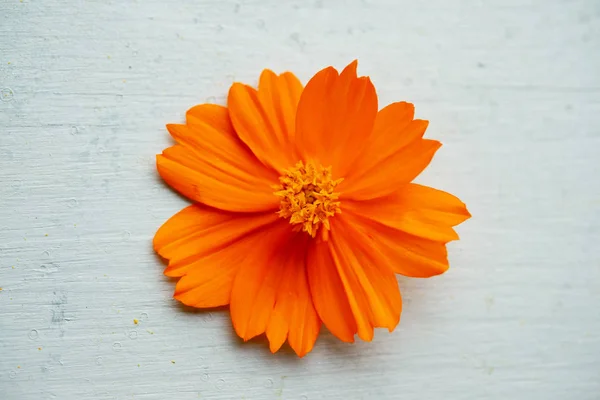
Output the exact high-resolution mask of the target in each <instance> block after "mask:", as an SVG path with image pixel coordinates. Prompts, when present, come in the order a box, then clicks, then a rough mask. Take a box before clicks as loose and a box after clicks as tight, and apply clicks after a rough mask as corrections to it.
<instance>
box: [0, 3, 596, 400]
mask: <svg viewBox="0 0 600 400" xmlns="http://www.w3.org/2000/svg"><path fill="white" fill-rule="evenodd" d="M354 58H358V59H359V72H360V73H361V74H364V75H370V76H371V78H372V80H373V81H374V83H375V85H376V87H377V89H378V93H379V96H380V104H381V105H385V104H387V103H389V102H392V101H398V100H408V101H411V102H414V103H415V104H416V108H417V117H419V118H425V119H429V120H430V121H431V124H430V128H429V130H428V136H429V137H431V138H435V139H439V140H441V141H442V142H443V143H444V147H442V149H441V150H440V152H439V153H438V155H437V157H436V158H435V160H434V162H433V163H432V165H431V166H430V168H429V169H428V170H427V172H426V173H425V174H424V175H423V176H421V177H420V178H419V181H420V182H423V183H426V184H429V185H432V186H435V187H439V188H442V189H445V190H448V191H450V192H452V193H454V194H456V195H458V196H459V197H461V198H462V199H463V200H464V201H465V202H466V203H467V205H468V206H469V209H470V211H471V212H472V214H473V219H471V220H469V221H468V222H466V223H465V224H464V225H462V226H460V227H459V229H458V230H459V233H460V235H461V237H462V240H461V241H460V242H456V243H453V244H451V246H450V260H451V269H450V271H449V272H448V273H447V274H445V275H443V276H441V277H437V278H434V279H430V280H409V279H404V278H399V283H400V287H401V289H402V293H403V298H404V314H403V317H402V322H401V324H400V326H399V328H398V329H397V330H396V331H395V332H394V333H393V334H388V333H387V332H386V331H380V332H378V333H377V334H376V338H375V340H374V341H373V342H372V343H357V344H355V345H347V344H343V343H340V342H338V341H336V340H335V339H334V338H333V337H332V336H331V335H330V334H328V333H324V334H322V335H321V336H320V338H319V340H318V342H317V345H316V347H315V349H314V351H313V352H312V353H311V354H309V355H308V356H307V357H305V358H304V359H298V358H297V357H296V356H295V355H293V353H292V352H291V351H290V350H289V349H284V350H282V351H281V352H280V353H278V354H276V355H271V354H270V353H269V351H268V348H267V345H266V343H265V342H264V341H262V340H257V341H252V342H251V343H248V344H242V343H241V342H240V341H239V340H238V339H237V338H236V337H235V336H234V334H233V331H232V328H231V324H230V321H229V316H228V314H227V313H226V312H215V313H202V312H195V311H193V310H189V309H184V308H182V307H181V306H179V305H178V304H177V303H176V302H175V301H174V300H172V299H171V295H172V292H173V288H174V283H173V282H172V281H170V280H169V279H167V278H165V277H163V276H162V269H163V264H162V262H161V261H160V260H159V258H157V257H156V256H155V255H154V253H153V251H152V249H151V239H152V237H153V234H154V232H155V231H156V229H157V228H158V227H159V226H160V224H161V223H162V222H164V221H165V220H166V219H167V218H168V217H170V216H171V215H172V214H174V213H175V212H176V211H178V210H179V209H180V208H182V207H183V206H185V205H186V202H185V201H184V200H183V199H181V198H180V197H178V196H177V195H176V194H175V193H174V192H172V191H171V190H169V189H168V188H167V187H166V186H165V185H164V184H163V183H162V182H161V181H160V179H159V177H158V176H157V174H156V172H155V168H154V155H155V154H156V153H158V152H160V151H161V150H162V149H163V148H165V147H167V146H169V144H170V143H171V140H170V138H169V136H168V134H167V132H166V130H165V129H164V125H165V124H166V123H169V122H181V121H183V116H184V113H185V111H186V109H187V108H189V107H191V106H193V105H195V104H197V103H202V102H217V103H223V102H224V99H225V95H226V92H227V89H228V87H229V85H230V84H231V82H232V81H233V80H239V81H243V82H249V83H255V82H256V80H257V77H258V75H259V73H260V71H261V69H262V68H265V67H270V68H272V69H274V70H276V71H284V70H288V69H289V70H293V71H295V72H296V73H297V74H298V75H299V77H300V78H301V79H302V80H303V81H304V82H306V80H307V79H308V78H309V77H310V76H311V75H312V74H313V73H314V72H316V71H317V70H319V69H321V68H322V67H325V66H327V65H334V66H336V67H339V68H341V67H343V66H345V65H346V64H347V63H348V62H350V61H351V60H352V59H354ZM0 100H1V101H0V129H1V131H0V182H1V185H0V287H2V291H0V400H30V399H31V400H47V399H56V400H62V399H67V400H70V399H74V400H75V399H77V400H80V399H99V400H105V399H106V400H109V399H110V400H112V399H119V400H122V399H143V400H154V399H156V400H165V399H174V400H175V399H176V400H188V399H198V398H202V399H290V400H314V399H375V400H377V399H415V400H421V399H426V400H435V399H469V400H470V399H502V400H504V399H544V400H547V399H575V400H587V399H590V400H591V399H600V307H599V305H600V255H599V251H598V246H599V245H598V243H599V242H600V178H599V175H600V162H599V161H598V155H599V154H600V2H598V0H572V1H567V0H564V1H560V0H493V1H484V0H478V1H476V0H473V1H467V0H464V1H451V0H436V1H408V0H404V1H398V0H379V1H378V0H363V1H359V0H356V1H349V0H348V1H328V0H308V1H306V0H295V1H288V2H284V1H281V0H280V1H278V0H247V1H244V0H236V1H234V0H209V1H207V0H204V1H200V0H196V1H194V0H186V1H166V0H144V1H142V0H139V1H100V0H97V1H84V0H81V1H74V0H60V1H58V0H56V1H50V0H45V1H37V0H23V1H22V2H20V1H19V0H0ZM134 319H138V320H139V324H138V325H135V324H134V322H133V320H134Z"/></svg>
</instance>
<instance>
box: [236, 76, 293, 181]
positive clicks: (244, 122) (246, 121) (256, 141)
mask: <svg viewBox="0 0 600 400" xmlns="http://www.w3.org/2000/svg"><path fill="white" fill-rule="evenodd" d="M301 93H302V84H301V83H300V81H299V80H298V78H296V76H295V75H294V74H292V73H290V72H286V73H283V74H281V75H279V76H278V75H276V74H274V73H273V72H272V71H270V70H268V69H267V70H264V71H263V73H262V74H261V76H260V82H259V86H258V91H257V90H255V89H254V88H252V87H250V86H247V85H243V84H240V83H234V84H233V85H232V86H231V89H230V90H229V97H228V99H227V105H228V107H229V110H230V115H231V121H232V123H233V126H234V127H235V130H236V131H237V134H238V135H239V137H240V139H241V140H242V141H243V142H244V143H246V144H247V145H248V147H250V149H251V150H252V151H253V152H254V154H256V156H257V157H258V159H260V160H261V161H262V162H263V164H264V165H267V166H269V167H272V168H274V169H275V170H276V171H278V172H280V173H281V172H283V170H285V169H287V168H289V167H290V166H293V165H294V164H295V163H296V162H297V161H298V156H297V155H296V153H295V148H294V146H293V145H292V144H293V141H294V131H295V118H296V107H297V105H298V101H299V100H300V94H301Z"/></svg>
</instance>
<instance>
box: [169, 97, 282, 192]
mask: <svg viewBox="0 0 600 400" xmlns="http://www.w3.org/2000/svg"><path fill="white" fill-rule="evenodd" d="M167 129H168V130H169V132H170V133H171V135H172V136H173V138H174V139H175V140H176V141H177V142H178V143H180V144H182V145H184V146H186V147H187V148H189V149H190V150H192V151H193V152H194V153H195V154H196V155H197V156H198V157H199V158H202V159H203V160H204V161H206V162H207V163H209V164H211V165H212V166H214V167H215V168H223V165H224V164H226V165H227V166H229V168H228V169H230V170H233V171H234V172H235V173H237V174H240V172H243V173H244V174H242V176H244V177H246V178H247V176H245V175H246V174H249V175H252V176H257V177H259V178H260V179H263V180H270V181H271V180H276V179H277V178H278V174H276V173H275V172H274V171H272V170H270V169H269V168H265V166H264V165H262V164H261V163H260V161H259V160H258V159H257V158H256V156H255V155H254V154H253V153H252V152H251V151H250V149H249V148H248V146H246V145H245V144H244V143H243V142H242V141H241V140H240V138H239V137H238V136H237V134H236V133H235V131H234V129H233V126H232V125H231V121H230V119H229V112H228V110H227V108H225V107H222V106H218V105H215V104H201V105H198V106H195V107H192V108H191V109H189V110H188V111H187V113H186V125H177V124H170V125H167Z"/></svg>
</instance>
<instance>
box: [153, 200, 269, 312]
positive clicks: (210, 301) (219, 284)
mask: <svg viewBox="0 0 600 400" xmlns="http://www.w3.org/2000/svg"><path fill="white" fill-rule="evenodd" d="M277 220H278V218H277V216H276V215H275V214H274V213H266V214H247V215H244V214H234V213H228V212H225V211H221V210H217V209H213V208H209V207H206V206H204V205H200V204H195V205H192V206H189V207H187V208H185V209H183V210H181V211H180V212H179V213H177V214H175V215H174V216H173V217H171V218H170V219H169V220H168V221H167V222H166V223H165V224H163V226H161V227H160V229H159V230H158V232H157V233H156V235H155V237H154V249H155V250H156V252H157V253H158V254H160V255H161V256H162V257H164V258H167V259H168V260H169V266H168V267H167V268H166V269H165V275H167V276H172V277H183V278H182V279H180V280H179V282H178V283H177V287H176V290H175V298H176V299H178V300H180V301H181V302H183V303H184V304H187V305H190V306H194V307H216V306H220V305H225V304H228V303H229V296H230V292H231V284H232V281H233V277H234V276H235V272H236V271H237V268H238V266H239V263H240V261H241V260H240V259H241V258H243V255H244V254H245V252H247V251H248V250H249V249H250V248H252V246H255V244H256V242H258V241H259V240H262V237H257V234H256V232H260V229H261V228H263V227H264V226H267V225H268V224H272V223H273V222H275V221H277ZM252 235H254V236H252ZM251 237H254V239H253V241H251V240H250V239H249V238H251Z"/></svg>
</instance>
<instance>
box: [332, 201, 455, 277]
mask: <svg viewBox="0 0 600 400" xmlns="http://www.w3.org/2000/svg"><path fill="white" fill-rule="evenodd" d="M344 218H345V219H347V220H349V221H351V222H352V223H353V225H354V226H355V230H356V231H358V232H359V234H357V236H358V237H360V238H362V240H363V241H364V243H365V244H366V245H368V246H370V247H371V249H372V251H373V253H374V254H377V255H378V256H379V257H381V258H382V259H383V260H385V261H383V262H384V263H385V264H387V265H389V266H390V267H391V269H392V270H393V271H394V272H395V273H397V274H401V275H404V276H410V277H415V278H428V277H431V276H434V275H439V274H442V273H444V272H445V271H446V270H447V269H448V254H447V251H446V245H445V244H444V243H442V242H436V241H433V240H428V239H423V238H420V237H416V236H413V235H409V234H407V233H404V232H402V231H399V230H397V229H394V228H389V227H387V226H385V225H382V224H379V223H377V222H374V221H373V220H371V219H367V218H362V217H357V216H355V215H353V214H351V213H350V212H346V213H344Z"/></svg>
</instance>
